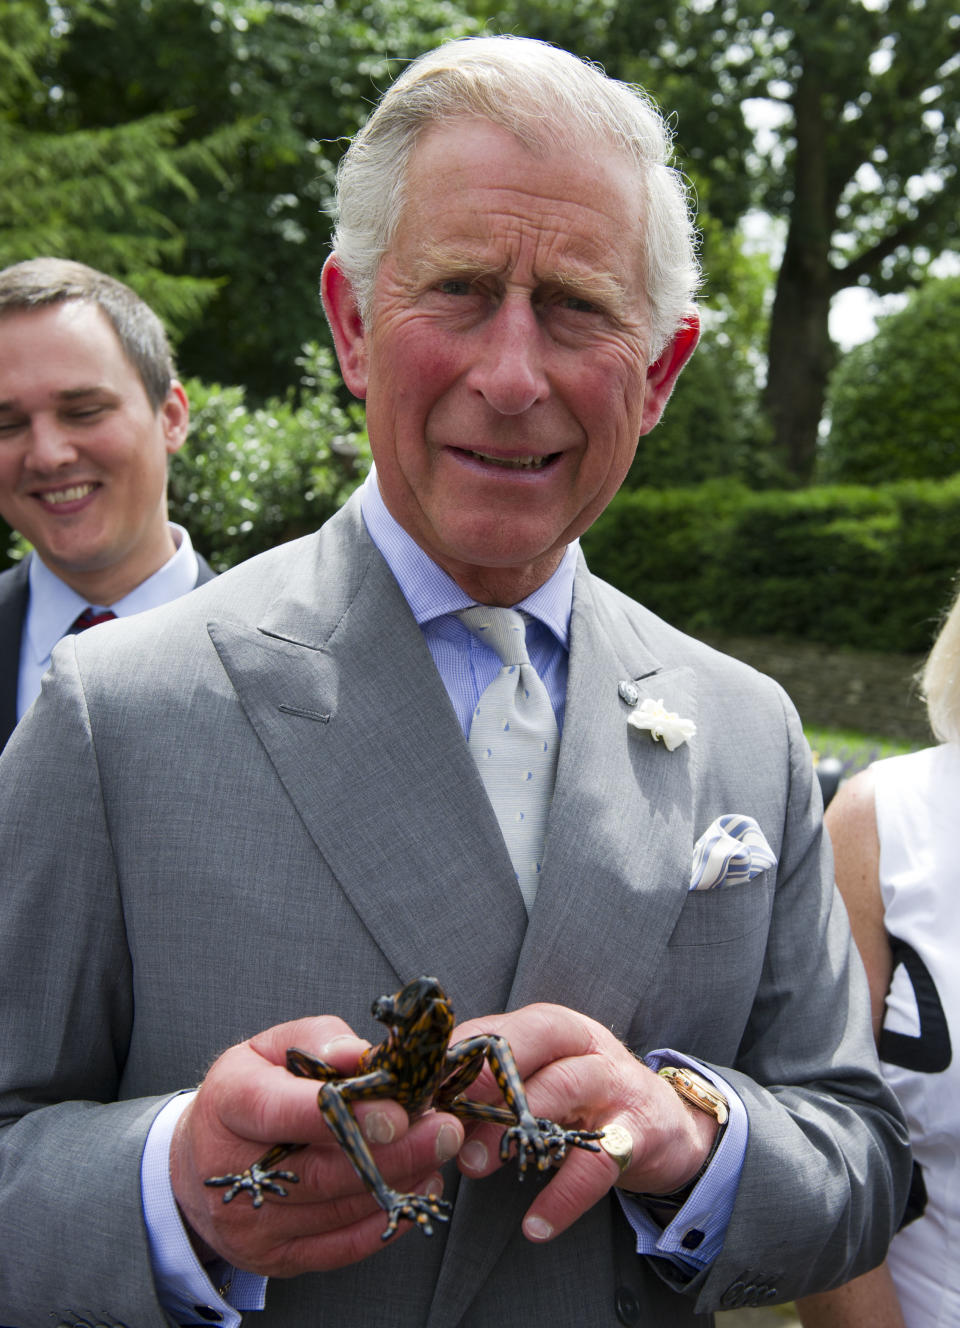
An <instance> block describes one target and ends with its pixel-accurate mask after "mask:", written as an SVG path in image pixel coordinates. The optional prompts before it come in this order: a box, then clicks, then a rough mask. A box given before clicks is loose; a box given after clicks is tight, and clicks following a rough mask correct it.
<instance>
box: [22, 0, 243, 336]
mask: <svg viewBox="0 0 960 1328" xmlns="http://www.w3.org/2000/svg"><path fill="white" fill-rule="evenodd" d="M60 12H61V18H60V24H61V26H60V27H59V28H53V27H51V22H50V15H49V12H48V6H47V5H46V4H45V3H42V2H41V0H12V2H11V3H8V4H5V5H3V6H0V267H5V266H6V265H7V264H9V263H15V262H19V261H20V260H21V259H25V258H34V257H36V256H38V255H40V254H52V255H55V256H60V257H65V258H76V259H79V260H80V261H81V262H86V263H89V264H91V266H93V267H99V268H103V269H105V270H107V271H110V272H112V273H114V274H115V275H117V276H119V277H121V278H123V279H124V280H126V281H128V282H129V284H130V285H131V286H133V287H134V288H135V289H136V290H138V291H139V292H140V293H141V294H142V295H143V296H144V297H145V298H146V299H148V300H149V301H150V303H151V304H152V305H153V306H154V308H156V309H157V312H158V313H160V314H161V316H163V317H164V318H165V319H166V320H167V321H168V323H169V324H170V326H171V328H172V330H173V331H174V332H177V331H182V330H183V329H185V328H186V327H187V326H189V325H190V324H191V323H192V322H195V321H196V320H197V318H198V317H199V315H200V313H201V311H202V310H203V308H204V306H205V305H206V303H207V302H208V300H209V299H210V298H211V296H212V295H213V294H214V293H215V291H216V289H217V281H216V280H215V279H213V278H210V277H206V276H192V275H190V274H183V275H180V276H176V275H174V274H173V273H172V272H171V271H170V269H171V268H172V267H173V265H174V264H175V262H176V260H177V258H178V257H179V255H180V253H181V251H182V248H183V235H182V232H181V231H180V230H179V229H178V227H177V226H176V225H175V224H174V222H172V221H171V219H170V217H169V215H168V214H167V212H166V210H165V209H164V208H163V207H162V206H161V204H160V201H159V197H160V195H161V194H166V195H170V196H178V197H183V198H185V199H187V200H188V201H190V200H194V201H195V200H196V199H197V198H198V196H199V192H198V182H202V181H203V180H204V179H206V180H209V179H211V178H214V177H216V176H218V175H220V176H222V174H223V172H222V169H221V162H222V161H223V160H224V159H225V158H226V157H229V156H230V154H231V153H233V152H234V151H235V150H236V147H237V142H238V139H239V137H240V136H241V135H240V131H239V130H238V129H237V128H236V127H232V128H229V129H225V130H223V131H222V132H220V133H218V134H214V135H211V136H208V137H207V138H205V139H204V138H202V139H199V140H197V141H194V142H192V143H190V144H189V145H184V144H182V143H180V141H179V139H180V134H181V130H182V126H183V120H184V117H183V115H182V114H178V113H176V112H170V111H160V110H158V111H156V112H155V113H153V114H151V115H146V116H143V117H140V118H131V119H129V120H128V121H126V122H123V123H118V124H115V125H112V126H109V127H95V128H85V127H81V126H80V125H78V123H77V122H76V121H75V119H73V118H72V117H71V116H70V115H69V114H68V111H67V104H66V103H68V101H69V98H68V97H67V96H66V95H65V93H64V89H63V87H62V85H61V84H60V83H59V82H58V79H57V73H56V65H57V55H58V52H59V51H60V50H61V49H62V47H63V44H64V41H65V37H64V35H63V25H64V24H65V22H66V19H65V14H64V11H60ZM101 12H102V11H101V9H100V7H99V5H97V4H94V3H90V4H83V5H79V6H77V7H76V15H77V17H78V18H80V17H81V16H82V17H83V18H84V20H85V21H87V22H88V23H90V24H91V25H92V26H94V27H96V26H97V24H98V23H99V22H100V19H101Z"/></svg>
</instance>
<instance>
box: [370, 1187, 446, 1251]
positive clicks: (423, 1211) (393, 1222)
mask: <svg viewBox="0 0 960 1328" xmlns="http://www.w3.org/2000/svg"><path fill="white" fill-rule="evenodd" d="M383 1207H384V1210H385V1212H386V1214H387V1229H386V1231H384V1232H383V1234H382V1236H381V1239H382V1240H389V1239H390V1237H391V1236H392V1235H393V1234H394V1232H395V1231H396V1229H397V1224H398V1223H399V1222H413V1223H415V1224H416V1226H418V1227H419V1228H420V1230H421V1231H422V1232H423V1234H424V1235H425V1236H432V1235H433V1223H434V1222H435V1221H436V1222H449V1221H450V1214H451V1212H452V1211H453V1206H452V1204H449V1203H447V1201H446V1199H438V1198H435V1197H434V1196H433V1195H431V1194H397V1192H396V1191H395V1190H389V1191H388V1192H387V1194H386V1195H385V1196H384V1200H383Z"/></svg>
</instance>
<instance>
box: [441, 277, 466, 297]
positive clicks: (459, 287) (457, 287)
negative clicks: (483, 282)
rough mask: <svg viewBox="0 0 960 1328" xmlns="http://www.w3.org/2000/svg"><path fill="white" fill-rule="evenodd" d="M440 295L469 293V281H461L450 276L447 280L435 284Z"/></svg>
mask: <svg viewBox="0 0 960 1328" xmlns="http://www.w3.org/2000/svg"><path fill="white" fill-rule="evenodd" d="M437 290H438V291H439V292H440V293H441V295H469V294H470V283H469V281H461V280H460V279H459V278H454V277H451V279H450V280H449V281H441V282H440V284H439V285H438V286H437Z"/></svg>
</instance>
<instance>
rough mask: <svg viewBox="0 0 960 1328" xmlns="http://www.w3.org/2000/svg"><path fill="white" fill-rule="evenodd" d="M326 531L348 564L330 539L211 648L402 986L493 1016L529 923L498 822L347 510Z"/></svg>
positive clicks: (216, 631) (388, 583)
mask: <svg viewBox="0 0 960 1328" xmlns="http://www.w3.org/2000/svg"><path fill="white" fill-rule="evenodd" d="M336 524H337V526H338V527H339V535H340V536H343V535H344V534H345V533H346V534H347V536H348V538H347V541H346V547H347V556H346V557H344V552H343V544H344V542H343V540H342V539H341V540H339V541H338V542H334V540H333V539H332V538H331V536H330V528H329V527H327V528H326V529H325V531H324V532H321V535H322V536H323V538H320V537H318V542H317V554H316V558H315V560H314V562H313V564H312V566H311V567H310V568H308V569H307V570H306V571H300V570H298V571H297V572H296V573H295V574H294V576H293V577H292V578H291V581H290V583H289V584H288V586H287V587H286V589H285V591H284V593H283V595H282V596H280V597H279V600H278V603H277V606H276V608H275V609H274V610H272V611H271V612H270V613H269V615H268V616H267V617H266V618H265V619H264V620H263V622H262V623H261V625H260V629H259V630H258V631H251V630H249V629H243V628H239V627H236V626H234V625H232V624H230V623H227V622H225V621H221V622H217V623H211V624H210V626H209V631H210V635H211V638H212V640H213V642H214V645H215V647H216V649H217V651H218V653H219V655H220V658H221V660H222V662H223V665H224V668H225V669H226V671H227V673H228V674H229V676H230V679H231V682H232V684H233V686H234V688H235V689H236V692H237V695H238V697H239V699H240V702H241V704H242V706H243V709H244V711H245V713H246V715H247V718H248V719H249V721H250V723H251V724H252V725H253V727H254V729H255V730H256V732H257V734H258V736H259V738H260V741H261V742H262V743H263V745H264V747H265V748H266V750H267V752H268V753H269V755H270V757H271V760H272V762H273V765H274V767H275V769H276V772H277V774H278V776H279V778H280V779H281V781H282V782H283V784H284V787H285V789H286V791H287V793H288V795H289V797H290V798H291V799H292V801H293V802H294V804H295V805H296V807H297V810H298V812H299V814H300V816H301V817H302V819H303V822H304V824H305V825H306V827H307V829H308V831H309V833H310V835H311V836H312V838H313V840H314V842H315V843H316V845H317V848H318V849H319V851H320V853H321V854H322V855H323V858H324V859H325V861H326V863H327V864H328V866H329V868H330V870H331V871H332V872H333V873H334V875H335V876H336V878H337V881H338V883H339V884H340V886H341V887H342V889H343V890H344V891H345V893H346V894H347V895H348V896H349V898H350V900H351V902H352V904H353V906H354V908H355V909H356V912H357V914H358V915H359V917H360V919H361V920H362V922H363V924H364V925H365V926H366V927H367V928H368V930H369V931H370V932H371V934H372V935H373V936H374V937H375V938H376V940H377V943H378V944H379V946H380V948H381V949H382V950H383V953H384V954H385V955H386V956H387V958H388V960H389V962H390V963H391V964H392V966H393V968H394V970H395V972H396V974H397V978H398V982H405V981H407V980H409V979H410V978H412V977H415V976H418V975H419V974H421V973H422V972H429V973H432V974H434V975H435V976H437V977H438V978H439V979H440V980H441V982H442V983H443V984H444V986H445V987H446V989H447V992H448V995H449V996H450V998H451V1000H452V1002H453V1004H454V1008H455V1009H456V1010H457V1012H458V1014H459V1015H460V1016H461V1017H467V1016H468V1015H470V1014H477V1013H483V1012H485V1011H489V1010H491V1009H500V1008H503V1006H504V1004H505V1002H506V999H507V995H508V992H509V988H510V981H511V977H512V974H513V971H514V968H515V966H516V958H517V954H518V952H519V948H520V944H521V942H522V937H523V932H524V930H525V926H526V918H525V914H524V909H523V904H522V901H521V899H520V895H519V892H518V891H517V888H516V881H515V879H514V877H513V874H512V870H511V868H510V863H509V859H508V858H507V855H506V850H505V848H504V846H503V841H502V838H501V837H500V835H499V831H498V829H497V825H496V820H495V818H494V816H493V812H492V810H491V808H490V806H489V803H488V801H487V800H486V798H485V797H484V795H483V790H482V785H481V783H480V779H479V776H478V775H477V772H476V769H475V767H474V764H473V761H472V760H471V758H470V756H469V753H468V750H467V746H466V743H465V742H464V739H463V734H462V732H461V730H460V727H459V725H458V723H457V720H456V717H455V715H454V713H453V708H452V707H451V705H450V702H449V699H448V697H447V694H446V691H445V690H444V687H443V684H442V682H441V681H440V678H439V675H438V674H437V671H436V669H435V667H434V665H433V661H432V659H431V658H430V654H429V651H428V650H427V647H426V645H425V644H424V641H423V637H422V634H421V632H420V630H419V628H418V627H417V625H416V623H415V621H414V619H413V616H412V615H411V613H410V610H409V608H408V606H407V604H406V601H405V600H404V598H403V596H402V594H401V592H400V590H399V588H398V586H397V584H396V581H395V580H394V578H393V576H392V575H391V573H390V571H389V569H388V568H387V566H386V564H385V563H384V561H383V559H382V558H381V557H380V555H379V553H377V552H376V550H375V549H374V547H373V545H372V544H371V543H370V541H369V539H368V537H367V536H366V534H365V532H362V533H361V532H360V531H359V529H358V518H356V510H355V509H354V511H353V512H347V513H346V514H345V515H344V514H341V517H340V518H338V519H337V521H336ZM321 568H322V569H323V576H322V577H321V575H320V569H321ZM328 585H333V586H335V587H337V590H336V592H335V593H334V600H335V602H331V597H330V594H329V593H328V592H327V590H326V589H325V587H326V586H328ZM376 994H377V993H372V995H376Z"/></svg>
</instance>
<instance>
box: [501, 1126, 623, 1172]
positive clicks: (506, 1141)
mask: <svg viewBox="0 0 960 1328" xmlns="http://www.w3.org/2000/svg"><path fill="white" fill-rule="evenodd" d="M601 1133H602V1132H601V1131H600V1130H568V1129H566V1128H565V1127H564V1126H562V1125H558V1124H557V1123H556V1121H552V1120H546V1119H545V1118H544V1117H542V1116H538V1117H537V1118H536V1119H535V1120H532V1121H530V1120H528V1121H522V1120H521V1121H518V1122H517V1124H516V1125H511V1126H510V1128H509V1129H507V1130H504V1132H503V1136H502V1138H501V1140H500V1161H501V1162H506V1161H507V1159H508V1158H509V1156H510V1146H511V1144H513V1145H515V1146H516V1149H517V1161H518V1163H519V1165H520V1178H521V1180H522V1179H523V1176H524V1173H525V1172H526V1170H527V1167H528V1166H531V1165H532V1166H535V1167H536V1169H537V1171H546V1170H547V1168H548V1167H551V1166H555V1165H556V1164H557V1163H558V1162H562V1161H563V1159H564V1158H565V1157H566V1155H567V1149H568V1148H584V1149H586V1150H587V1151H588V1152H591V1153H599V1151H600V1145H599V1144H598V1143H596V1142H595V1140H597V1139H599V1138H600V1135H601Z"/></svg>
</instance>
